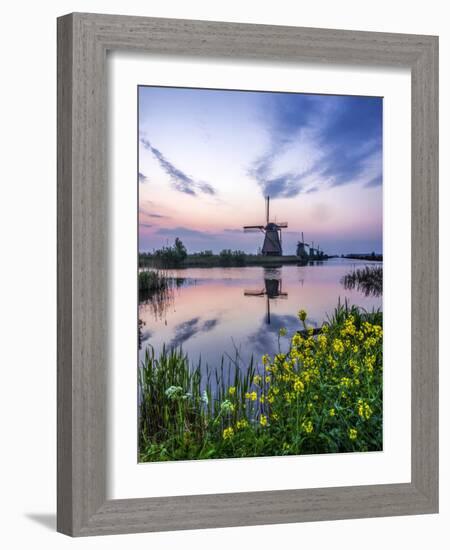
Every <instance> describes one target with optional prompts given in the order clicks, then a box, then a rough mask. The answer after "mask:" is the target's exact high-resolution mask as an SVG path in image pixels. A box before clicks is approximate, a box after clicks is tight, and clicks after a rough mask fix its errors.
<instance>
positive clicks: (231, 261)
mask: <svg viewBox="0 0 450 550" xmlns="http://www.w3.org/2000/svg"><path fill="white" fill-rule="evenodd" d="M219 263H220V265H221V266H223V267H228V266H243V265H245V252H243V251H242V250H230V249H224V250H222V251H221V252H220V254H219Z"/></svg>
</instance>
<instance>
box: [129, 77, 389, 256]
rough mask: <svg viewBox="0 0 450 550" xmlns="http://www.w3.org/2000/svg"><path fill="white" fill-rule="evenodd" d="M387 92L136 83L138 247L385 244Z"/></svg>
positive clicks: (350, 247) (339, 250)
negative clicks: (274, 228) (275, 231)
mask: <svg viewBox="0 0 450 550" xmlns="http://www.w3.org/2000/svg"><path fill="white" fill-rule="evenodd" d="M382 101H383V100H382V98H379V97H360V96H333V95H319V94H300V93H277V92H247V91H232V90H206V89H192V88H168V87H150V86H140V87H139V136H138V140H139V149H138V150H139V168H138V181H139V183H138V185H139V250H140V251H151V250H153V249H157V248H160V247H161V246H164V245H167V244H169V245H170V244H172V243H173V241H174V240H175V237H179V238H180V239H181V240H182V241H183V243H184V244H185V245H186V247H187V249H188V252H199V251H202V250H212V251H213V252H220V250H222V249H224V248H231V249H239V250H244V251H245V252H247V253H256V252H257V251H258V247H261V246H262V243H263V238H264V236H263V234H262V233H244V231H243V229H242V228H243V226H244V225H260V224H264V222H265V197H266V196H267V195H269V196H270V221H278V222H287V223H288V227H287V228H286V229H284V230H283V233H282V237H283V253H284V254H295V250H296V244H297V241H298V240H299V239H300V238H301V232H303V233H304V236H305V241H306V242H308V243H312V242H314V245H315V246H316V245H319V246H320V248H321V249H322V250H324V251H325V253H328V254H345V253H367V252H372V251H374V252H376V253H381V252H382Z"/></svg>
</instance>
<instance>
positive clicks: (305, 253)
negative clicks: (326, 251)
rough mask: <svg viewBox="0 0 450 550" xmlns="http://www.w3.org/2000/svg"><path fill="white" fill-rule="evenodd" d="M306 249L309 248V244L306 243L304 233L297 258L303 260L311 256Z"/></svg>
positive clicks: (298, 244)
mask: <svg viewBox="0 0 450 550" xmlns="http://www.w3.org/2000/svg"><path fill="white" fill-rule="evenodd" d="M306 247H309V244H308V243H305V238H304V237H303V231H302V240H301V241H298V243H297V256H298V257H299V258H301V259H303V260H304V259H306V258H308V256H309V252H308V251H307V250H306Z"/></svg>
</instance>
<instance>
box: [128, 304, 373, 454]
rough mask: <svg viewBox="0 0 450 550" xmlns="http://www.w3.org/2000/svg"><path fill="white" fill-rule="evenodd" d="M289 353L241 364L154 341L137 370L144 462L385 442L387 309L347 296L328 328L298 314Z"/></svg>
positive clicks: (346, 448) (364, 447) (358, 447)
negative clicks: (207, 361)
mask: <svg viewBox="0 0 450 550" xmlns="http://www.w3.org/2000/svg"><path fill="white" fill-rule="evenodd" d="M298 319H299V330H298V331H297V332H295V333H294V334H292V335H287V333H286V330H284V329H281V330H280V338H289V350H288V351H287V353H281V352H279V353H277V354H276V355H275V356H273V357H269V356H268V355H264V356H263V357H262V358H260V360H259V361H258V362H256V363H255V364H254V363H253V362H252V363H251V364H250V365H249V366H248V368H245V369H242V368H240V367H239V366H238V365H237V364H235V368H234V369H229V368H228V365H227V368H225V364H224V361H223V360H222V364H221V366H219V368H217V369H215V370H214V371H211V370H209V369H208V368H206V366H204V365H201V364H199V365H197V366H196V367H193V366H192V365H191V363H190V360H189V357H188V356H187V355H186V354H184V353H183V352H182V350H181V349H179V348H178V349H172V350H170V351H169V350H163V351H162V352H161V354H160V355H156V354H155V352H154V350H152V349H151V348H149V349H148V350H147V352H146V355H145V359H144V361H143V362H142V364H141V365H140V367H139V369H138V374H139V390H140V414H139V418H140V421H139V449H140V461H142V462H150V461H166V460H187V459H204V458H227V457H254V456H279V455H297V454H312V453H339V452H351V451H376V450H381V449H382V332H383V331H382V313H381V312H379V311H373V312H370V313H369V312H365V311H364V310H362V309H359V308H357V307H356V306H353V307H348V306H347V304H345V305H341V304H339V305H338V307H337V308H336V309H335V311H334V313H333V315H332V316H331V317H330V318H329V319H328V321H327V322H325V323H324V324H323V325H322V327H320V330H319V331H317V330H313V329H312V328H311V327H309V326H308V320H307V313H306V312H305V311H302V310H301V311H300V312H299V313H298Z"/></svg>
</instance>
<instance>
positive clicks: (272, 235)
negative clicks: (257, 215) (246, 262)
mask: <svg viewBox="0 0 450 550" xmlns="http://www.w3.org/2000/svg"><path fill="white" fill-rule="evenodd" d="M269 204H270V197H268V196H267V197H266V225H244V231H245V232H246V233H252V232H255V231H261V233H264V244H263V247H262V255H263V256H282V255H283V249H282V246H281V229H282V228H285V227H287V226H288V224H287V222H280V223H278V222H271V221H269Z"/></svg>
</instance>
